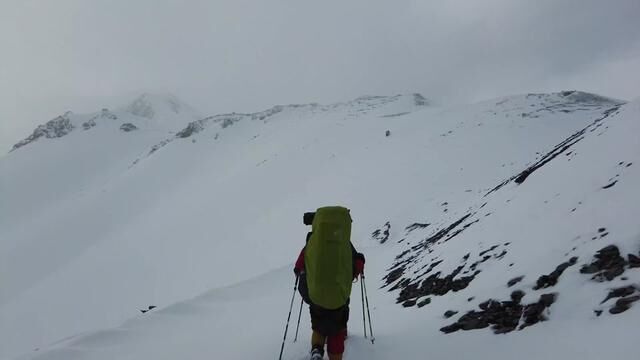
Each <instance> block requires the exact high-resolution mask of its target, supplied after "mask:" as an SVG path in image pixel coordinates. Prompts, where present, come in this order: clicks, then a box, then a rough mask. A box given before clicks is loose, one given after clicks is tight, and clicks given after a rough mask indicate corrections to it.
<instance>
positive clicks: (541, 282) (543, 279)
mask: <svg viewBox="0 0 640 360" xmlns="http://www.w3.org/2000/svg"><path fill="white" fill-rule="evenodd" d="M577 261H578V258H577V257H572V258H571V259H569V261H567V262H564V263H562V264H560V265H558V267H556V269H555V270H553V271H552V272H551V273H550V274H549V275H542V276H540V277H539V278H538V281H537V282H536V286H534V287H533V289H534V290H538V289H543V288H548V287H552V286H554V285H555V284H557V283H558V279H559V278H560V275H562V273H563V272H564V271H565V270H566V269H567V268H568V267H569V266H572V265H575V263H576V262H577Z"/></svg>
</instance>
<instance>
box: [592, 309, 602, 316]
mask: <svg viewBox="0 0 640 360" xmlns="http://www.w3.org/2000/svg"><path fill="white" fill-rule="evenodd" d="M593 312H594V313H595V314H596V316H600V315H602V310H593Z"/></svg>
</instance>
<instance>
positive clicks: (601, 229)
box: [598, 227, 607, 233]
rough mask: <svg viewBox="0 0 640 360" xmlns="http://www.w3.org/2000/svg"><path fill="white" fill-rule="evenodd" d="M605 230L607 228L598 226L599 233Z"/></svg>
mask: <svg viewBox="0 0 640 360" xmlns="http://www.w3.org/2000/svg"><path fill="white" fill-rule="evenodd" d="M605 231H607V228H603V227H602V228H599V229H598V232H599V233H603V232H605Z"/></svg>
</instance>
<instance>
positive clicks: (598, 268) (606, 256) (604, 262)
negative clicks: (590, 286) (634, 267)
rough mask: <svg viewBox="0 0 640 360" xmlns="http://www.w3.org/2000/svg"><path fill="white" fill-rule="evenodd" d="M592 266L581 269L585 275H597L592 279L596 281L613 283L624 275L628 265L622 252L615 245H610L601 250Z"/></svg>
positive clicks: (584, 266) (586, 265)
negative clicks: (621, 254)
mask: <svg viewBox="0 0 640 360" xmlns="http://www.w3.org/2000/svg"><path fill="white" fill-rule="evenodd" d="M594 257H595V258H596V260H595V261H594V262H592V263H591V264H585V265H583V266H582V268H581V269H580V272H581V273H583V274H595V275H593V277H592V279H593V280H596V281H605V280H606V281H611V280H613V279H615V278H616V277H618V276H620V275H622V274H623V273H624V267H625V265H626V264H627V262H626V261H625V259H624V258H623V257H621V256H620V250H618V247H617V246H615V245H609V246H606V247H604V248H602V249H600V250H599V251H598V252H597V253H596V254H595V255H594Z"/></svg>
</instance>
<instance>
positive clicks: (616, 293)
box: [600, 285, 636, 304]
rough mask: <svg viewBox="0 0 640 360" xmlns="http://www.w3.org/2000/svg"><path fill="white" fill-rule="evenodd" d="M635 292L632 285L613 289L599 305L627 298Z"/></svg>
mask: <svg viewBox="0 0 640 360" xmlns="http://www.w3.org/2000/svg"><path fill="white" fill-rule="evenodd" d="M635 291H636V288H635V287H634V286H633V285H629V286H624V287H620V288H616V289H613V290H611V291H609V294H608V295H607V297H606V298H605V299H604V300H602V302H601V303H600V304H604V303H605V302H607V300H609V299H613V298H619V297H624V296H629V295H631V294H633V293H634V292H635Z"/></svg>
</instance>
